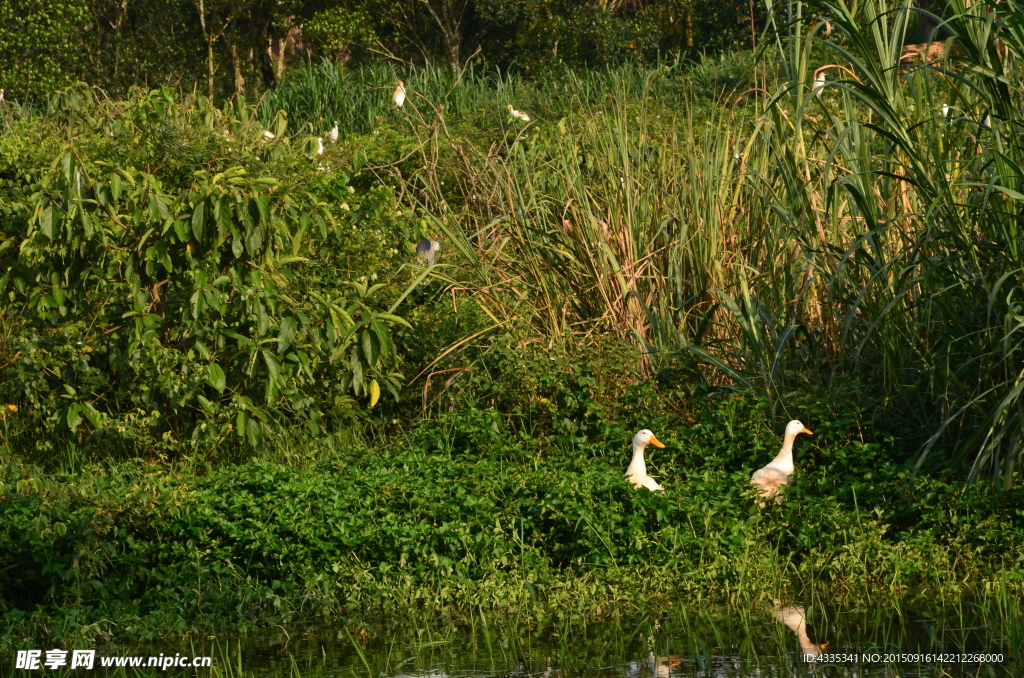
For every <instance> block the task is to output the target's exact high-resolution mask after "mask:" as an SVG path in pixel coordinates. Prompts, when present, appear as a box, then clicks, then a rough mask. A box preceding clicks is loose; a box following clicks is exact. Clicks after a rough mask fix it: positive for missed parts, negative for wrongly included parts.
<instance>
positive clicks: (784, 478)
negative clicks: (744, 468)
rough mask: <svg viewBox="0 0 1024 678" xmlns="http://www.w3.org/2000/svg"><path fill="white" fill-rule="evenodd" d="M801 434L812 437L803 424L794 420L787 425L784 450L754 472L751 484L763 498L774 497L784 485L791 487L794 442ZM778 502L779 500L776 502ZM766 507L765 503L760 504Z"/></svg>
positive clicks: (783, 443) (783, 442)
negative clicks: (790, 477)
mask: <svg viewBox="0 0 1024 678" xmlns="http://www.w3.org/2000/svg"><path fill="white" fill-rule="evenodd" d="M801 433H806V434H807V435H811V432H810V431H808V430H807V427H805V426H804V425H803V424H801V423H800V422H799V421H797V420H796V419H794V420H793V421H791V422H789V424H787V425H786V437H785V438H783V441H782V449H781V450H779V453H778V454H777V455H775V458H774V459H772V460H771V462H769V463H768V465H767V466H764V467H763V468H759V469H758V470H756V471H754V475H752V476H750V482H751V483H752V484H753V485H755V486H757V493H758V494H759V495H761V496H762V497H765V498H767V497H774V496H775V495H777V494H778V493H779V489H780V488H781V487H782V486H783V485H789V476H791V475H792V474H793V468H794V467H793V441H794V440H796V437H797V436H798V435H800V434H801ZM775 501H776V502H778V499H776V500H775ZM760 505H761V506H762V507H764V502H763V501H762V502H760Z"/></svg>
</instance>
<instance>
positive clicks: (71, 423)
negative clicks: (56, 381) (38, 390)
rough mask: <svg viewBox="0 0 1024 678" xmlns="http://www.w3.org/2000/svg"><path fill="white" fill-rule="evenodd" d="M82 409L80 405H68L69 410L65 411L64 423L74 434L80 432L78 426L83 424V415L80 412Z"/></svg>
mask: <svg viewBox="0 0 1024 678" xmlns="http://www.w3.org/2000/svg"><path fill="white" fill-rule="evenodd" d="M81 407H82V406H81V405H79V404H78V403H72V404H70V405H68V409H67V410H66V411H65V414H64V421H65V423H66V424H67V426H68V430H70V431H71V432H72V433H74V432H75V431H76V430H78V425H79V424H81V423H82V415H81V413H80V412H79V410H80V409H81Z"/></svg>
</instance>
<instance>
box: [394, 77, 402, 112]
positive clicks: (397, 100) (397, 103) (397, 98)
mask: <svg viewBox="0 0 1024 678" xmlns="http://www.w3.org/2000/svg"><path fill="white" fill-rule="evenodd" d="M391 100H392V101H394V102H395V106H398V107H399V108H401V107H402V105H403V104H404V103H405V83H404V82H402V81H401V80H399V81H398V87H396V88H395V93H394V94H392V95H391Z"/></svg>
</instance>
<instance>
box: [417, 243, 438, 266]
mask: <svg viewBox="0 0 1024 678" xmlns="http://www.w3.org/2000/svg"><path fill="white" fill-rule="evenodd" d="M440 251H441V243H439V242H437V241H436V240H434V239H433V238H424V239H423V240H420V241H419V242H418V243H416V254H418V255H420V256H421V257H423V258H424V259H426V260H427V266H433V265H434V255H435V254H437V253H438V252H440Z"/></svg>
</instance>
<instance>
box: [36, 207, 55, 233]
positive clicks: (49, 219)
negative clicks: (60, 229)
mask: <svg viewBox="0 0 1024 678" xmlns="http://www.w3.org/2000/svg"><path fill="white" fill-rule="evenodd" d="M39 230H40V231H42V232H43V235H45V236H46V237H47V238H49V239H50V240H53V206H52V205H48V206H47V207H46V209H45V210H43V216H42V217H40V218H39Z"/></svg>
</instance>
